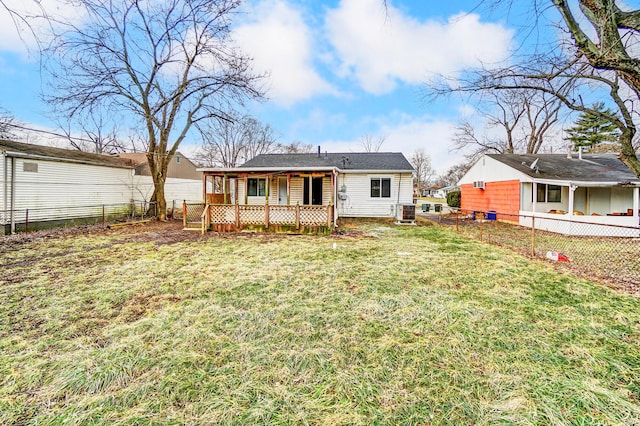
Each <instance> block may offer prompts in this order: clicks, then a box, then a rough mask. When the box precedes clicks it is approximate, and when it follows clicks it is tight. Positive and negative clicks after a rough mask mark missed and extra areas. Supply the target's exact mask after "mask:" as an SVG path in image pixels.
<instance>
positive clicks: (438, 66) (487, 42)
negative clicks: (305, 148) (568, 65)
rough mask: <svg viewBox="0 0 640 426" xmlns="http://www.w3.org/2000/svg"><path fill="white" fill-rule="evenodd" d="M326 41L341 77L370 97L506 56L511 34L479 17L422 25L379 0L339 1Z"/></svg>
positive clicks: (328, 24)
mask: <svg viewBox="0 0 640 426" xmlns="http://www.w3.org/2000/svg"><path fill="white" fill-rule="evenodd" d="M326 28H327V32H328V37H329V39H330V41H331V43H332V44H333V46H334V48H335V49H336V52H337V54H338V55H339V58H340V59H339V60H340V62H341V68H342V73H343V74H344V75H347V76H353V77H355V79H357V80H358V81H359V83H360V85H361V86H362V88H363V89H364V90H366V91H367V92H369V93H374V94H382V93H388V92H390V91H392V90H393V89H394V88H395V86H396V84H397V83H398V82H405V83H408V84H420V83H423V82H425V81H426V80H427V79H428V78H429V77H430V76H433V75H436V74H444V75H452V74H456V73H457V72H459V71H460V70H461V69H462V68H466V67H470V66H476V65H478V64H479V63H480V62H484V63H497V62H500V61H503V60H504V59H505V58H506V57H507V55H508V50H509V47H510V43H511V40H512V37H513V31H512V30H509V29H507V28H505V27H503V26H501V25H498V24H492V23H483V22H481V21H480V17H479V16H478V15H476V14H460V15H457V16H454V17H452V18H450V19H449V20H448V21H446V22H440V21H424V22H422V21H419V20H417V19H415V18H412V17H410V16H408V15H406V14H403V13H402V12H401V11H400V10H398V9H396V8H394V7H393V6H392V5H391V4H390V3H389V5H388V8H387V9H386V10H385V9H384V7H383V6H382V5H381V2H380V0H341V2H340V4H339V6H338V7H337V8H336V9H333V10H330V11H329V12H328V13H327V16H326Z"/></svg>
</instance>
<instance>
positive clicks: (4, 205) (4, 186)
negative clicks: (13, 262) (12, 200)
mask: <svg viewBox="0 0 640 426" xmlns="http://www.w3.org/2000/svg"><path fill="white" fill-rule="evenodd" d="M2 173H3V178H2V210H3V212H2V226H3V229H2V233H3V234H4V233H5V232H6V230H5V229H4V226H5V225H6V224H7V210H8V208H7V199H8V193H7V190H8V188H9V186H8V185H9V182H7V152H6V151H2Z"/></svg>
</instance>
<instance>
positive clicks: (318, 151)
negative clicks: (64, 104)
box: [318, 145, 320, 158]
mask: <svg viewBox="0 0 640 426" xmlns="http://www.w3.org/2000/svg"><path fill="white" fill-rule="evenodd" d="M318 158H320V145H318Z"/></svg>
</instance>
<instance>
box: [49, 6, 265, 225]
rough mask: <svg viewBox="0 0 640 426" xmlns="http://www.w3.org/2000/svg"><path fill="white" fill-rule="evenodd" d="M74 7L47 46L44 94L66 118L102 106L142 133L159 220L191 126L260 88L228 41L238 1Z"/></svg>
mask: <svg viewBox="0 0 640 426" xmlns="http://www.w3.org/2000/svg"><path fill="white" fill-rule="evenodd" d="M75 4H77V6H78V7H81V8H82V12H83V13H84V14H85V16H86V18H85V19H84V20H83V22H82V23H81V24H78V25H75V24H73V23H71V22H56V23H55V24H56V25H54V26H52V29H57V28H61V30H60V31H57V32H56V34H55V39H54V42H53V43H52V45H51V48H50V49H48V50H47V52H46V53H47V58H48V63H47V65H48V67H47V69H48V70H49V71H50V73H51V74H52V77H53V78H52V86H53V87H52V89H53V91H52V92H51V93H52V94H51V95H50V96H49V97H48V101H49V102H50V104H51V105H53V106H54V108H55V110H56V112H58V113H60V114H61V115H63V116H66V117H70V116H73V115H74V114H77V113H82V112H87V111H92V110H99V109H105V110H107V111H121V112H122V113H123V115H126V117H127V119H134V118H135V119H137V120H138V122H139V123H140V124H141V126H142V128H143V129H145V130H144V134H145V137H146V139H147V140H146V141H145V142H146V152H147V160H148V163H149V168H150V172H151V176H152V179H153V183H154V193H153V195H152V197H151V200H152V201H156V202H157V204H158V210H157V211H158V213H159V217H160V219H165V212H166V200H165V196H164V184H165V180H166V178H167V166H168V164H169V162H170V160H171V158H172V157H173V155H174V154H175V152H176V150H177V149H178V146H179V145H180V143H181V142H182V141H183V140H184V138H185V137H186V136H187V134H188V132H189V130H190V129H191V127H192V126H193V125H194V124H195V123H198V122H200V121H201V120H204V119H211V118H216V119H219V120H224V119H225V118H226V115H227V114H226V111H228V110H229V109H230V107H231V106H232V105H236V104H238V103H240V104H241V103H242V102H243V101H244V100H245V99H247V98H256V97H260V96H261V95H262V93H261V91H260V90H259V88H257V86H256V85H257V83H258V82H259V79H260V76H256V75H254V74H253V73H252V72H251V69H250V59H249V58H248V57H246V56H244V55H242V54H241V53H240V52H239V51H238V50H237V49H235V48H233V47H232V44H231V40H230V25H231V18H232V16H233V14H234V13H235V11H236V9H237V8H238V7H239V4H240V1H239V0H159V1H153V2H139V1H126V0H78V1H77V2H76V3H75ZM50 19H51V18H50ZM114 119H123V118H122V117H114Z"/></svg>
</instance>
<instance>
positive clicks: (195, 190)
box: [118, 152, 202, 208]
mask: <svg viewBox="0 0 640 426" xmlns="http://www.w3.org/2000/svg"><path fill="white" fill-rule="evenodd" d="M118 156H119V157H121V158H126V159H128V160H131V161H132V162H133V164H134V166H135V178H134V179H133V180H134V182H135V184H136V191H137V192H138V195H137V198H142V199H145V200H148V199H150V198H151V196H152V195H153V179H152V178H151V171H150V169H149V162H148V160H147V154H145V153H144V152H133V153H124V154H118ZM201 197H202V172H200V171H198V170H197V166H196V165H195V164H193V162H192V161H191V160H189V159H188V158H187V157H185V156H184V155H182V154H181V153H180V152H176V154H175V155H174V156H173V158H172V159H171V162H169V165H168V167H167V179H166V180H165V183H164V198H165V200H166V201H167V207H169V208H172V207H174V206H176V207H177V206H181V205H182V202H183V201H184V200H188V201H195V200H200V199H201Z"/></svg>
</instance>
